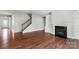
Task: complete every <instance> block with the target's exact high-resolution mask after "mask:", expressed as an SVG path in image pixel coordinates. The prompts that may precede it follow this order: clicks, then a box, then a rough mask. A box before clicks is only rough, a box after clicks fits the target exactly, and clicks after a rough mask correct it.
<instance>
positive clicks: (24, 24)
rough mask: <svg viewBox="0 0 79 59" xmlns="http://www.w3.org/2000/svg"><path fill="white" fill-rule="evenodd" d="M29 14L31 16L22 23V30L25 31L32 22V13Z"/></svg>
mask: <svg viewBox="0 0 79 59" xmlns="http://www.w3.org/2000/svg"><path fill="white" fill-rule="evenodd" d="M28 16H29V17H30V18H29V19H28V20H27V21H25V22H24V23H23V24H22V29H21V32H23V31H24V30H25V29H26V28H27V27H28V26H29V25H31V24H32V14H28Z"/></svg>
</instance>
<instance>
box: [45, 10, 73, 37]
mask: <svg viewBox="0 0 79 59" xmlns="http://www.w3.org/2000/svg"><path fill="white" fill-rule="evenodd" d="M48 20H49V21H51V22H52V23H51V24H49V23H47V24H48V25H47V26H46V27H48V28H49V27H52V28H49V29H48V30H47V29H46V32H49V33H52V34H55V25H57V26H67V37H68V38H73V24H74V23H73V11H71V10H55V11H52V15H51V19H47V21H48ZM52 30H53V31H52Z"/></svg>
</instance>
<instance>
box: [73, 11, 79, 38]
mask: <svg viewBox="0 0 79 59" xmlns="http://www.w3.org/2000/svg"><path fill="white" fill-rule="evenodd" d="M74 38H75V39H79V10H76V11H74Z"/></svg>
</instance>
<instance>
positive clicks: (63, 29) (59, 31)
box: [55, 26, 67, 38]
mask: <svg viewBox="0 0 79 59" xmlns="http://www.w3.org/2000/svg"><path fill="white" fill-rule="evenodd" d="M55 36H59V37H62V38H67V26H55Z"/></svg>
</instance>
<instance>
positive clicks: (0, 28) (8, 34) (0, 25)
mask: <svg viewBox="0 0 79 59" xmlns="http://www.w3.org/2000/svg"><path fill="white" fill-rule="evenodd" d="M11 21H12V19H11V16H10V15H1V16H0V48H9V46H10V43H11V42H10V41H11V38H12V31H11V25H12V24H11Z"/></svg>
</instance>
